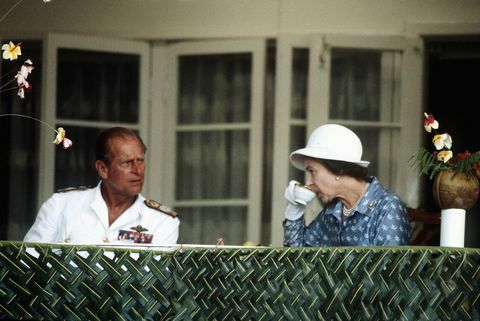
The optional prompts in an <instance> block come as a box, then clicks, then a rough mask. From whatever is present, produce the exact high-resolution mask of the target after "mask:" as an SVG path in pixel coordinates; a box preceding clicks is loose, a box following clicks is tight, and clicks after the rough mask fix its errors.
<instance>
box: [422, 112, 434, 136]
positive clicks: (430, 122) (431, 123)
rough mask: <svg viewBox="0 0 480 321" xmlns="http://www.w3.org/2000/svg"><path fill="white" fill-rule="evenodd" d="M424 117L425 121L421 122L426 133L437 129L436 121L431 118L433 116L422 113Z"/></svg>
mask: <svg viewBox="0 0 480 321" xmlns="http://www.w3.org/2000/svg"><path fill="white" fill-rule="evenodd" d="M423 115H424V116H425V120H424V121H423V127H424V128H425V130H426V131H427V132H429V133H430V132H431V131H432V128H433V129H438V121H436V120H435V118H433V115H429V114H427V113H423Z"/></svg>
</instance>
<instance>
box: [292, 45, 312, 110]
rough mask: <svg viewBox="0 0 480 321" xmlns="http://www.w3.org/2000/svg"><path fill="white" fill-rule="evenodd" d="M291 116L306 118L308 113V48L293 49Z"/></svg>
mask: <svg viewBox="0 0 480 321" xmlns="http://www.w3.org/2000/svg"><path fill="white" fill-rule="evenodd" d="M292 55H293V57H292V59H293V62H292V68H293V70H292V95H291V97H292V101H291V106H292V110H291V117H292V118H299V119H305V117H306V114H307V87H308V55H309V50H308V49H299V48H295V49H293V54H292Z"/></svg>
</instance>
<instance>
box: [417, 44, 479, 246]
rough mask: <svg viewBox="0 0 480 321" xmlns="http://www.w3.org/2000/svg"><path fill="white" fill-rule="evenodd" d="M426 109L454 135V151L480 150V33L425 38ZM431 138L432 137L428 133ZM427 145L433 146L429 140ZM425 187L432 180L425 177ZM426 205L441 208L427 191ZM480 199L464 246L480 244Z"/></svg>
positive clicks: (428, 188)
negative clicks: (479, 133) (465, 35)
mask: <svg viewBox="0 0 480 321" xmlns="http://www.w3.org/2000/svg"><path fill="white" fill-rule="evenodd" d="M425 59H426V60H425V66H426V70H425V72H426V73H425V75H426V77H425V81H426V83H425V88H426V92H425V93H426V95H425V109H426V112H427V113H429V114H433V115H434V116H435V118H436V119H437V120H438V122H439V123H440V132H442V133H443V132H448V133H449V134H450V135H451V136H452V139H453V146H452V150H453V152H454V153H458V152H464V151H466V150H468V151H470V152H476V151H478V150H480V139H479V135H478V129H479V128H480V122H479V121H478V119H479V117H478V116H477V115H478V114H477V113H478V111H479V110H480V35H477V36H468V37H459V36H456V37H442V38H437V37H433V38H426V39H425ZM428 138H429V139H430V137H428ZM429 139H428V140H427V139H426V141H425V144H424V145H425V147H426V148H427V149H431V148H432V145H431V144H432V143H431V141H430V140H429ZM424 183H425V190H426V191H431V189H432V182H431V181H430V180H428V179H425V182H424ZM424 197H425V199H424V207H425V209H427V210H428V211H440V209H439V208H438V206H437V205H436V204H435V202H434V200H433V197H432V193H425V196H424ZM479 204H480V202H477V204H476V206H475V207H474V208H472V209H470V210H467V217H466V228H465V247H476V248H479V247H480V233H478V229H479V228H480V205H479Z"/></svg>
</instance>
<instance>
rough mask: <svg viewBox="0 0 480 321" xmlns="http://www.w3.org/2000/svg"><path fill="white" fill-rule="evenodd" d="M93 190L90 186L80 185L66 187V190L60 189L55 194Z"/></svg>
mask: <svg viewBox="0 0 480 321" xmlns="http://www.w3.org/2000/svg"><path fill="white" fill-rule="evenodd" d="M91 188H93V187H92V186H90V185H82V186H78V187H66V188H60V189H58V190H57V193H66V192H71V191H84V190H87V189H91Z"/></svg>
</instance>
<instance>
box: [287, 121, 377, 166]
mask: <svg viewBox="0 0 480 321" xmlns="http://www.w3.org/2000/svg"><path fill="white" fill-rule="evenodd" d="M362 154H363V147H362V142H361V141H360V138H358V136H357V135H356V134H355V133H354V132H353V131H351V130H350V129H348V128H347V127H345V126H342V125H337V124H326V125H323V126H320V127H318V128H317V129H315V130H314V131H313V132H312V134H311V135H310V137H309V138H308V142H307V146H305V148H301V149H299V150H296V151H294V152H293V153H291V154H290V161H291V162H292V164H293V166H295V167H296V168H298V169H301V170H305V166H304V160H305V157H311V158H318V159H329V160H337V161H344V162H349V163H354V164H357V165H360V166H363V167H368V165H369V162H368V161H364V160H362Z"/></svg>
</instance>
